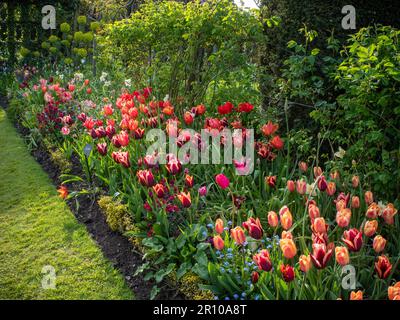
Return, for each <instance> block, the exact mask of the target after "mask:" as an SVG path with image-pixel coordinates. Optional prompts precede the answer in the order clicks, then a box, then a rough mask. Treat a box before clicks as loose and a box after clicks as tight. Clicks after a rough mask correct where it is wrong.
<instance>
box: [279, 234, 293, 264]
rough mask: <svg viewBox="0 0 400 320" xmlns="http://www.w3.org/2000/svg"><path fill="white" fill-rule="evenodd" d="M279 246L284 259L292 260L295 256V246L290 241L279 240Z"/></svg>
mask: <svg viewBox="0 0 400 320" xmlns="http://www.w3.org/2000/svg"><path fill="white" fill-rule="evenodd" d="M279 245H280V247H281V250H282V253H283V256H284V257H285V258H286V259H292V258H293V257H294V256H295V255H296V254H297V248H296V244H295V243H294V241H293V240H292V239H288V238H286V239H281V240H280V242H279Z"/></svg>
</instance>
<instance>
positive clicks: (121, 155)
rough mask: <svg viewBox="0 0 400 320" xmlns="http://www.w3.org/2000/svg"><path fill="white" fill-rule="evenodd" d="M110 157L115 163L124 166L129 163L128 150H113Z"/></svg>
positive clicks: (129, 164)
mask: <svg viewBox="0 0 400 320" xmlns="http://www.w3.org/2000/svg"><path fill="white" fill-rule="evenodd" d="M111 157H112V158H113V159H114V161H115V162H116V163H119V164H121V165H122V166H124V167H125V168H129V167H130V166H131V163H130V161H129V152H128V151H126V152H113V153H112V154H111Z"/></svg>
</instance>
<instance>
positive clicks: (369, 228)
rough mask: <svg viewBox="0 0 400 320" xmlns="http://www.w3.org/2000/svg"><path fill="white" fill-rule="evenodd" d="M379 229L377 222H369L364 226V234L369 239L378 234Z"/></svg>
mask: <svg viewBox="0 0 400 320" xmlns="http://www.w3.org/2000/svg"><path fill="white" fill-rule="evenodd" d="M377 229H378V221H376V220H370V221H367V222H366V223H365V225H364V234H365V235H366V236H367V237H372V236H373V235H374V234H375V233H376V230H377Z"/></svg>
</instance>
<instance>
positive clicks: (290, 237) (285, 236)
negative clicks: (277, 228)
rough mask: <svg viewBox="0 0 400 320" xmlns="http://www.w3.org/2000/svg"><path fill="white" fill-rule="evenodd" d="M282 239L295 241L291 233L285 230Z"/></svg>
mask: <svg viewBox="0 0 400 320" xmlns="http://www.w3.org/2000/svg"><path fill="white" fill-rule="evenodd" d="M281 239H292V240H293V235H292V233H291V232H290V231H285V230H283V231H282V234H281Z"/></svg>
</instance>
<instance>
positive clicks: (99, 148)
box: [96, 142, 107, 156]
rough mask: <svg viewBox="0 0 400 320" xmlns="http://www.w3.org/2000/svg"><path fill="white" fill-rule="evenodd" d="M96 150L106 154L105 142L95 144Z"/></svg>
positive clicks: (103, 154)
mask: <svg viewBox="0 0 400 320" xmlns="http://www.w3.org/2000/svg"><path fill="white" fill-rule="evenodd" d="M96 147H97V151H98V152H99V153H100V154H101V155H102V156H105V155H106V154H107V143H105V142H103V143H98V144H97V146H96Z"/></svg>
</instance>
